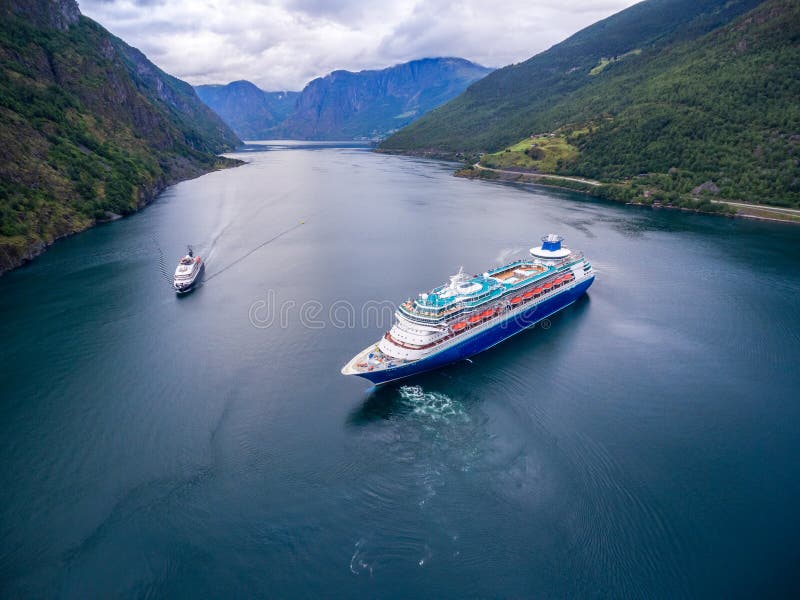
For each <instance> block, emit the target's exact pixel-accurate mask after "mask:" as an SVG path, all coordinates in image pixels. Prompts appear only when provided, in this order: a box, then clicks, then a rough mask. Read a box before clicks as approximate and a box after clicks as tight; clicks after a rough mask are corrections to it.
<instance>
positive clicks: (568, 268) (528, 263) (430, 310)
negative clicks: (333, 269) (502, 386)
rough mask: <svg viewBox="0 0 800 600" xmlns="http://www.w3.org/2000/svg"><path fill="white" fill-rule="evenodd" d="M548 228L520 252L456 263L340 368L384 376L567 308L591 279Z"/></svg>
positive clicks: (432, 363)
mask: <svg viewBox="0 0 800 600" xmlns="http://www.w3.org/2000/svg"><path fill="white" fill-rule="evenodd" d="M562 241H563V238H562V237H561V236H558V235H555V234H550V235H547V236H545V237H544V238H542V244H541V245H540V246H536V247H535V248H531V249H530V258H520V259H518V260H515V261H512V262H510V263H508V264H505V265H502V266H500V267H496V268H494V269H489V270H488V271H485V272H484V273H482V274H478V275H468V274H466V273H464V272H463V271H459V273H457V274H456V275H453V276H452V277H451V278H450V283H449V284H445V285H443V286H441V287H437V288H435V289H433V290H431V291H430V292H427V293H423V294H420V295H419V296H417V297H416V298H414V299H413V300H412V299H409V300H406V301H405V302H403V304H402V305H400V307H399V308H398V310H397V312H396V313H395V317H396V321H395V323H394V325H393V326H392V328H391V329H390V330H389V331H387V332H386V333H385V334H384V335H383V337H382V338H381V339H380V340H378V342H377V343H374V344H371V345H370V346H368V347H367V348H365V349H364V350H362V351H361V352H359V353H358V354H357V355H356V356H354V357H353V359H352V360H351V361H350V362H348V363H347V364H346V365H345V366H344V367H343V368H342V373H343V374H344V375H357V376H359V377H364V378H365V379H368V380H370V381H372V382H373V383H375V384H376V385H377V384H382V383H387V382H389V381H396V380H398V379H402V378H404V377H409V376H411V375H416V374H418V373H422V372H424V371H430V370H431V369H436V368H438V367H441V366H443V365H446V364H448V363H452V362H454V361H457V360H461V359H464V358H467V357H469V356H472V355H473V354H477V353H478V352H482V351H483V350H486V349H488V348H491V347H492V346H495V345H497V344H499V343H500V342H502V341H503V340H506V339H508V338H509V337H511V336H512V335H515V334H516V333H519V332H520V331H524V330H525V329H528V328H529V327H531V326H533V325H535V324H536V323H538V322H539V321H541V320H542V319H544V318H546V317H549V316H550V315H552V314H554V313H556V312H558V311H559V310H561V309H563V308H566V307H567V306H569V305H570V304H572V303H573V302H575V301H576V300H577V299H578V298H580V297H581V296H582V295H583V294H585V293H586V290H587V289H588V288H589V286H590V285H592V282H593V281H594V269H593V268H592V265H591V264H590V263H589V261H588V260H587V259H586V258H585V257H584V255H583V254H582V253H580V252H577V251H575V250H571V249H569V248H566V247H564V246H562V244H561V242H562Z"/></svg>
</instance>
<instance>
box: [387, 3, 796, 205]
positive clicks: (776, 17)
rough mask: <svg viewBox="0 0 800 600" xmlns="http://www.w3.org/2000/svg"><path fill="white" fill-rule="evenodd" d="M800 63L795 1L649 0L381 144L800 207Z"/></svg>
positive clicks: (645, 195) (632, 195) (621, 184)
mask: <svg viewBox="0 0 800 600" xmlns="http://www.w3.org/2000/svg"><path fill="white" fill-rule="evenodd" d="M798 73H800V3H798V2H797V1H796V0H767V1H763V2H762V1H761V0H647V1H645V2H641V3H639V4H636V5H634V6H632V7H631V8H629V9H627V10H624V11H622V12H620V13H618V14H616V15H614V16H612V17H610V18H608V19H605V20H603V21H600V22H598V23H595V24H594V25H592V26H590V27H588V28H586V29H584V30H582V31H580V32H578V33H577V34H575V35H573V36H572V37H570V38H569V39H567V40H565V41H564V42H561V43H560V44H557V45H556V46H553V47H552V48H550V49H549V50H547V51H546V52H542V53H541V54H537V55H536V56H534V57H533V58H531V59H529V60H527V61H525V62H523V63H520V64H516V65H511V66H508V67H504V68H502V69H499V70H497V71H495V72H494V73H492V74H490V75H489V76H487V77H486V78H484V79H482V80H481V81H479V82H477V83H475V84H473V85H472V86H470V87H469V88H468V89H467V90H466V91H465V92H464V93H463V94H461V95H460V96H458V97H457V98H455V99H454V100H452V101H451V102H449V103H447V104H445V105H443V106H441V107H440V108H438V109H437V110H435V111H433V112H431V113H429V114H427V115H425V116H424V117H422V118H421V119H419V120H418V121H416V122H414V123H412V124H411V125H409V126H408V127H406V128H404V129H403V130H401V131H399V132H398V133H396V134H395V135H393V136H391V137H389V138H388V139H386V140H385V141H384V142H383V143H382V144H381V148H382V149H384V150H386V151H399V152H406V153H417V154H427V155H437V156H450V157H453V156H460V157H463V158H465V159H467V160H470V161H472V160H475V159H477V157H478V156H479V155H480V154H482V153H495V154H487V155H485V156H484V158H483V160H482V162H483V164H486V165H491V166H495V167H501V168H502V167H511V168H514V169H519V170H532V171H536V170H538V171H540V172H550V173H556V174H562V175H579V176H585V177H592V178H596V179H600V180H602V181H605V182H609V183H613V184H615V187H613V188H611V187H609V188H607V191H608V192H609V193H610V194H614V195H617V196H618V199H621V200H625V201H633V202H643V203H648V202H653V201H664V202H679V201H680V200H681V198H683V197H685V196H687V195H691V194H692V193H704V194H705V195H706V196H709V195H712V196H713V195H717V196H718V197H721V198H728V199H741V200H747V201H751V202H760V203H776V204H782V205H786V206H798V205H800V102H798V98H800V77H798ZM536 134H548V136H549V139H545V137H543V136H542V135H536ZM531 136H533V137H531ZM506 147H508V150H507V151H504V150H503V149H504V148H506ZM654 199H655V200H654Z"/></svg>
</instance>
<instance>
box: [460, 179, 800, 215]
mask: <svg viewBox="0 0 800 600" xmlns="http://www.w3.org/2000/svg"><path fill="white" fill-rule="evenodd" d="M453 176H454V177H462V178H464V179H482V180H484V181H497V182H500V183H520V184H523V185H538V186H542V187H549V188H553V189H560V190H565V191H570V192H577V193H580V194H585V195H587V196H592V197H595V198H601V199H603V200H608V201H610V202H614V203H617V204H625V205H626V206H638V207H641V208H650V209H651V210H662V209H664V210H678V211H682V212H691V213H695V214H702V215H711V216H717V217H728V218H739V219H750V220H753V221H768V222H774V223H789V224H792V225H800V210H798V211H797V212H796V214H792V213H791V212H787V211H792V210H793V209H785V208H782V207H777V206H769V205H759V204H753V205H751V204H747V203H745V202H727V201H725V200H711V202H712V203H714V204H717V205H724V207H726V209H727V210H725V211H710V210H702V209H694V208H689V207H684V206H673V205H670V204H663V203H652V204H647V203H644V202H625V201H620V200H616V199H614V198H612V197H609V196H607V195H604V194H603V193H602V191H603V188H604V185H606V184H603V183H602V182H599V181H594V180H589V179H584V178H580V177H566V176H561V175H550V174H547V173H530V172H524V171H506V170H501V169H493V168H490V167H483V166H481V165H478V164H474V165H471V166H466V167H463V168H461V169H458V170H456V171H455V172H454V173H453ZM748 210H751V211H754V212H759V211H760V212H762V213H764V212H768V213H773V214H772V215H769V216H767V215H764V214H752V213H748V212H746V211H748ZM781 217H784V218H781Z"/></svg>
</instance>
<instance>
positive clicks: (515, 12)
mask: <svg viewBox="0 0 800 600" xmlns="http://www.w3.org/2000/svg"><path fill="white" fill-rule="evenodd" d="M79 3H80V7H81V11H82V12H83V14H85V15H87V16H89V17H91V18H93V19H94V20H96V21H98V22H100V23H101V24H102V25H103V26H104V27H106V29H108V30H110V31H111V32H112V33H114V34H115V35H117V36H119V37H121V38H122V39H124V40H125V41H126V42H128V43H129V44H131V45H133V46H136V47H137V48H139V49H140V50H142V51H143V52H144V53H145V54H147V56H148V58H150V60H152V61H153V62H154V63H156V64H157V65H158V66H160V67H161V68H162V69H164V70H165V71H167V72H168V73H171V74H173V75H176V76H177V77H180V78H181V79H185V80H186V81H188V82H189V83H192V84H195V85H197V84H201V83H228V82H229V81H235V80H237V79H248V80H250V81H252V82H253V83H255V84H256V85H258V86H259V87H261V88H263V89H265V90H271V91H272V90H275V91H277V90H300V89H302V88H303V86H304V85H305V84H306V83H307V82H309V81H310V80H311V79H313V78H315V77H319V76H321V75H325V74H326V73H329V72H330V71H333V70H336V69H347V70H351V71H358V70H361V69H376V68H383V67H387V66H389V65H393V64H396V63H400V62H405V61H408V60H413V59H415V58H423V57H429V56H431V57H432V56H460V57H463V58H467V59H469V60H473V61H475V62H478V63H481V64H483V65H487V66H491V67H501V66H504V65H507V64H510V63H515V62H520V61H522V60H525V59H526V58H529V57H530V56H533V55H534V54H536V53H537V52H540V51H542V50H545V49H547V48H549V47H550V46H552V45H553V44H555V43H557V42H559V41H561V40H563V39H564V38H566V37H568V36H569V35H570V34H572V33H574V32H576V31H578V30H580V29H582V28H583V27H586V26H587V25H590V24H591V23H594V22H595V21H597V20H599V19H602V18H604V17H607V16H609V15H612V14H614V13H615V12H618V11H620V10H622V9H623V8H625V7H627V6H630V5H632V4H635V1H633V0H503V2H493V1H492V0H373V1H371V2H370V1H369V0H229V1H226V0H79Z"/></svg>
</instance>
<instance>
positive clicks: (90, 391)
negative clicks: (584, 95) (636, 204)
mask: <svg viewBox="0 0 800 600" xmlns="http://www.w3.org/2000/svg"><path fill="white" fill-rule="evenodd" d="M237 156H241V157H243V158H245V159H246V160H248V161H250V163H249V164H247V165H246V166H243V167H240V168H237V169H232V170H228V171H223V172H218V173H213V174H210V175H207V176H205V177H201V178H199V179H196V180H193V181H188V182H184V183H181V184H179V185H177V186H174V187H173V188H171V189H169V190H168V191H166V192H165V193H164V194H163V195H162V196H161V197H160V198H159V199H158V200H157V201H156V202H155V203H154V204H153V205H152V206H150V207H148V208H147V209H146V210H144V211H142V212H140V213H139V214H136V215H134V216H132V217H130V218H127V219H124V220H121V221H118V222H115V223H112V224H109V225H104V226H101V227H98V228H96V229H94V230H92V231H89V232H86V233H84V234H81V235H78V236H75V237H73V238H71V239H68V240H65V241H63V242H60V243H58V244H57V245H56V246H55V247H54V248H52V249H51V250H50V251H49V252H48V253H47V254H45V255H44V256H43V257H41V258H39V259H37V260H36V261H35V262H34V263H32V264H31V265H30V266H28V267H26V268H24V269H21V270H18V271H16V272H13V273H10V274H8V275H6V276H4V277H2V278H1V279H0V336H1V339H2V344H0V391H1V392H2V402H1V403H0V448H1V449H2V454H0V458H1V460H0V594H1V595H2V596H4V597H24V596H36V597H40V596H45V597H51V596H63V597H73V598H89V597H109V596H166V597H186V596H202V597H241V596H245V595H256V594H257V595H260V596H265V597H280V598H290V597H299V598H303V597H305V598H320V597H347V596H349V597H353V596H363V597H436V598H463V597H477V596H479V597H518V598H547V597H553V598H567V597H584V598H586V597H640V598H644V597H648V598H656V597H664V598H677V597H686V596H690V597H691V596H707V595H711V596H718V597H737V596H761V597H763V596H766V595H777V594H789V593H790V592H792V591H797V585H798V580H797V578H796V573H797V567H798V564H799V563H798V561H800V551H799V550H798V548H800V546H799V545H798V541H797V540H798V539H800V521H798V519H797V518H796V506H797V502H798V499H800V467H799V466H798V465H799V464H800V461H798V450H800V436H799V435H798V422H800V421H798V417H800V406H799V405H798V401H797V390H798V389H799V388H800V372H798V358H800V329H799V328H798V323H799V322H800V315H799V314H798V293H799V292H800V231H799V230H798V229H796V228H793V227H788V226H783V225H779V224H764V223H750V222H744V221H738V220H735V221H734V220H725V219H719V218H710V217H702V216H696V215H686V214H682V213H672V212H653V211H647V210H637V209H633V208H628V207H622V206H617V205H613V204H607V203H601V202H595V201H591V200H588V199H585V198H581V197H578V196H574V195H569V194H562V193H557V192H553V191H548V190H545V189H541V188H540V189H532V188H527V189H523V188H517V187H513V186H504V185H497V184H492V183H486V182H475V181H465V180H462V179H457V178H454V177H452V175H451V173H452V165H446V164H440V163H436V162H428V161H420V160H414V159H408V158H398V157H389V156H382V155H377V154H373V153H370V152H368V151H366V150H365V149H360V148H337V147H332V146H330V145H318V146H313V145H310V146H304V145H301V144H294V145H290V144H272V145H266V146H250V147H247V148H246V149H244V150H243V151H242V152H241V153H239V154H238V155H237ZM301 221H304V223H302V224H301ZM549 232H558V233H561V234H563V235H564V236H565V237H566V239H567V243H568V245H570V246H573V247H576V248H580V249H582V250H584V251H585V252H586V253H587V255H588V256H589V257H590V258H591V259H592V262H593V263H594V265H595V266H596V268H597V270H598V279H597V281H596V283H595V285H594V286H593V287H592V288H591V289H590V291H589V294H588V296H587V297H585V298H584V299H583V300H582V301H580V302H579V303H577V304H576V305H574V306H573V307H571V308H569V309H567V310H565V311H564V312H563V313H561V314H560V315H558V316H556V317H554V318H553V319H552V320H551V326H550V327H549V328H548V329H544V328H541V327H536V328H535V329H533V330H531V331H530V332H526V333H524V334H521V335H519V336H517V337H516V338H514V339H513V340H510V341H509V342H507V343H505V344H503V345H501V346H499V347H497V348H495V349H493V350H491V351H489V352H486V353H484V354H481V355H478V356H476V357H475V358H474V359H473V360H472V362H471V363H470V362H464V363H462V364H458V365H454V366H452V367H450V368H447V369H444V370H441V371H438V372H434V373H431V374H429V375H426V376H423V377H419V378H417V379H414V380H411V381H408V382H407V383H406V384H405V385H402V386H394V387H388V388H385V389H379V390H377V391H376V390H374V389H369V387H368V386H369V384H368V383H367V382H365V381H363V380H360V379H356V378H346V377H343V376H341V375H340V374H339V369H340V367H341V366H342V365H343V364H344V363H345V362H346V361H347V360H348V359H349V358H350V357H351V356H352V355H353V354H354V353H355V352H356V351H358V350H360V349H361V348H363V347H365V346H366V345H367V344H368V343H370V342H371V341H373V340H375V339H377V338H378V337H379V336H380V334H381V333H382V330H383V329H382V327H383V328H385V327H387V326H388V323H383V324H380V323H376V322H375V319H371V322H369V323H367V324H366V326H362V325H361V323H360V313H357V316H358V319H357V322H356V324H355V326H353V327H337V326H334V325H333V324H331V322H330V319H329V317H328V315H329V311H330V310H331V307H332V306H338V307H343V306H344V307H345V309H344V312H340V313H338V321H339V322H341V321H342V320H346V319H347V318H349V317H348V315H347V309H346V305H345V304H343V303H339V304H336V302H337V301H340V300H342V301H345V300H346V301H348V302H350V303H352V305H353V306H354V307H356V308H359V309H360V307H362V306H363V305H364V304H365V303H366V302H368V301H390V302H392V303H397V302H400V301H402V300H404V299H405V298H407V297H408V296H409V295H413V294H414V293H416V292H418V291H422V290H423V289H426V288H429V287H432V286H434V285H438V284H439V283H441V282H443V281H444V280H445V279H446V277H447V276H448V275H449V274H451V273H453V272H455V271H456V270H457V269H458V267H459V266H460V265H464V267H465V269H466V270H468V271H470V272H477V271H481V270H483V269H485V268H486V267H488V266H490V265H491V264H495V263H498V262H499V261H501V260H503V259H505V258H508V257H510V256H512V255H513V254H514V253H517V252H519V253H524V252H525V250H526V249H527V248H528V247H529V246H531V245H533V244H534V243H535V242H536V241H537V240H538V238H539V236H541V235H543V234H546V233H549ZM276 236H278V237H276ZM269 240H272V241H270V242H269V243H266V244H265V245H263V246H262V247H260V248H258V249H257V250H256V251H255V252H252V253H251V254H249V255H248V253H249V252H251V251H252V250H253V249H255V248H256V247H258V246H259V245H260V244H263V243H265V242H268V241H269ZM187 242H190V243H192V244H194V246H195V249H196V250H197V251H198V253H200V254H202V255H203V256H204V257H206V259H207V261H208V267H207V275H206V279H207V281H206V284H205V285H204V286H203V287H201V288H200V289H198V290H196V291H195V292H194V293H193V294H191V295H189V296H187V297H183V298H177V297H176V296H175V294H174V293H173V292H172V291H171V289H170V287H169V284H168V282H167V279H166V277H165V273H166V274H169V273H170V272H171V271H172V269H173V268H174V265H175V263H176V261H177V257H178V256H179V255H180V254H181V253H182V251H183V250H184V245H185V244H186V243H187ZM245 255H247V256H246V258H245V259H244V260H240V261H238V259H239V258H241V257H243V256H245ZM237 261H238V262H237ZM228 266H230V267H229V268H226V267H228ZM223 268H226V269H225V270H224V271H222V272H220V271H221V270H222V269H223ZM309 301H312V302H318V303H319V304H311V305H310V304H308V302H309ZM267 302H269V303H271V304H272V305H274V304H279V305H281V306H283V307H284V315H285V318H284V319H281V318H280V315H276V318H275V322H273V323H272V324H271V325H269V326H266V325H267V322H266V321H267V319H268V314H267V312H265V311H266V310H267V309H265V304H266V303H267ZM292 303H294V304H292ZM304 303H306V304H305V306H306V307H308V306H317V307H321V309H320V310H321V312H320V313H319V314H318V315H317V316H316V317H315V316H314V315H308V314H306V315H301V314H300V312H299V310H300V306H301V305H303V304H304ZM254 309H255V310H254ZM337 310H338V309H337ZM253 315H255V319H256V324H257V325H259V326H254V324H253V322H252V321H253V319H252V318H251V317H253ZM309 317H311V318H309ZM308 321H312V322H311V323H310V324H309V323H308ZM318 321H323V322H325V323H326V324H325V325H324V326H323V327H315V326H314V324H315V323H317V322H318Z"/></svg>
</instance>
